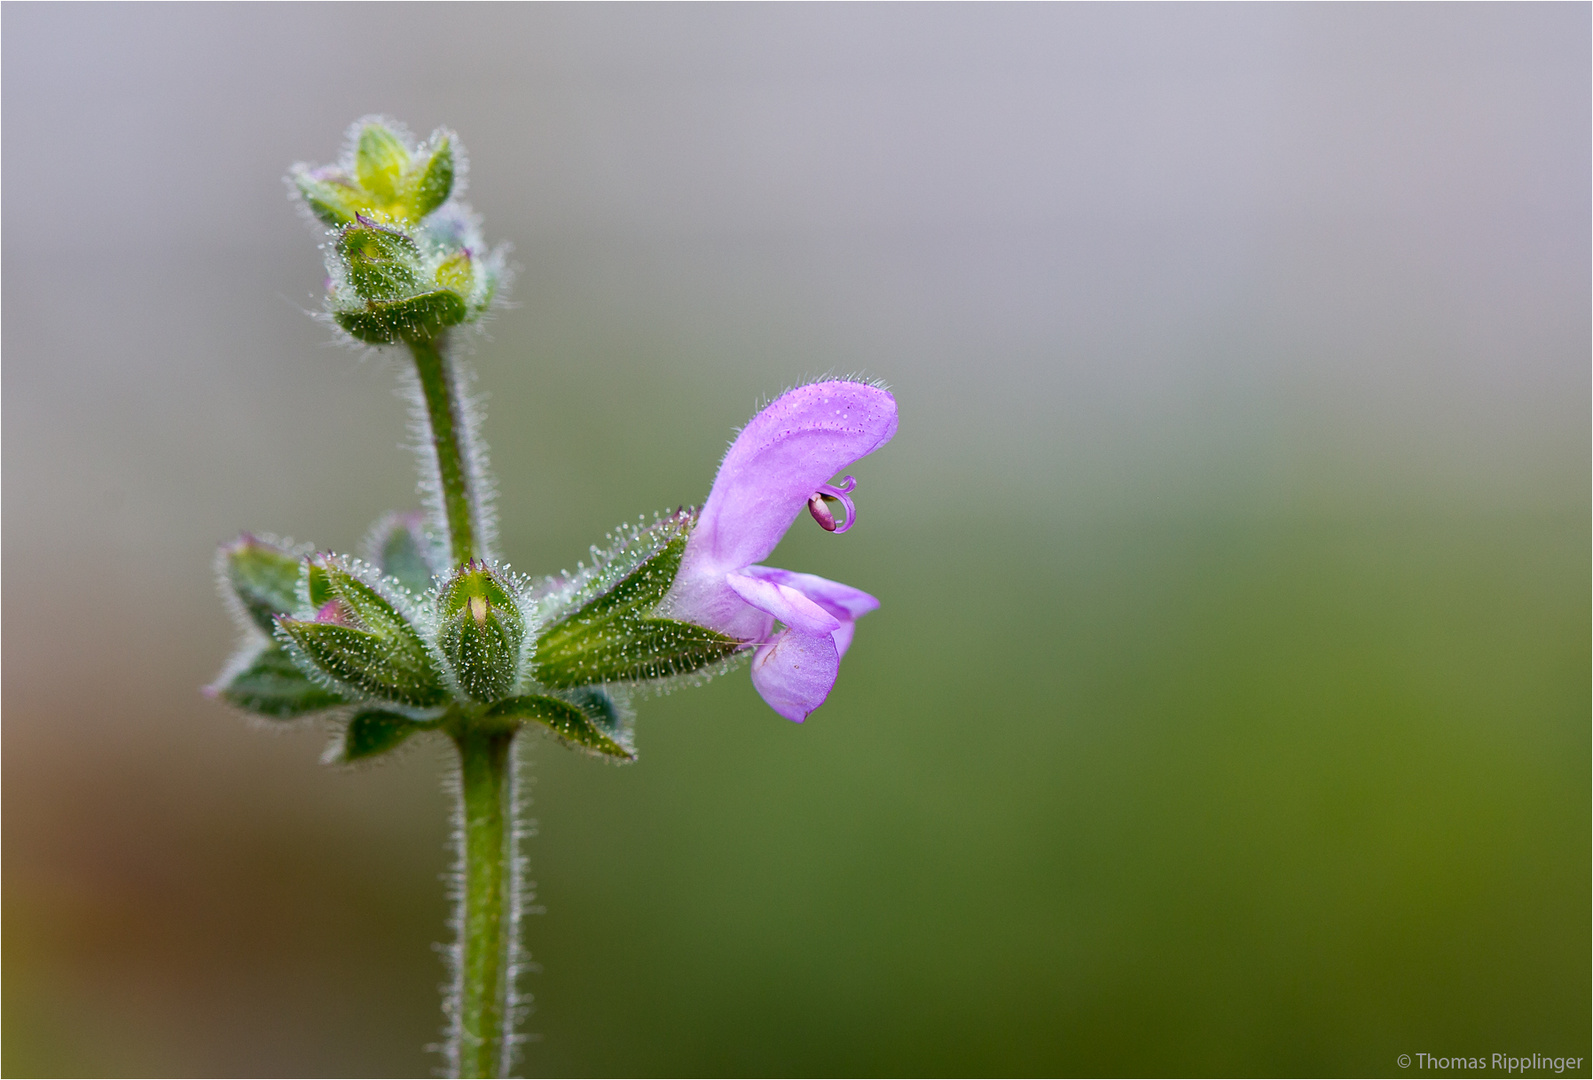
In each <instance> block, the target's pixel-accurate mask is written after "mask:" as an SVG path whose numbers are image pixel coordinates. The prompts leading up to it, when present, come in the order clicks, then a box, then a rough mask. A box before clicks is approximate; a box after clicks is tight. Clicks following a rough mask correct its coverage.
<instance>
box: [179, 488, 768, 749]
mask: <svg viewBox="0 0 1593 1080" xmlns="http://www.w3.org/2000/svg"><path fill="white" fill-rule="evenodd" d="M694 520H695V517H694V514H693V513H692V512H690V511H680V512H677V513H675V514H672V515H669V516H667V517H664V518H661V519H660V520H658V521H657V522H655V523H654V524H653V525H651V526H647V527H635V528H632V529H629V530H624V531H622V532H621V533H620V535H619V537H618V539H617V543H616V544H615V545H614V547H613V548H611V549H610V550H609V551H606V552H599V551H596V550H594V556H595V557H596V561H595V564H594V565H593V566H592V567H590V568H586V567H583V568H581V570H580V571H579V572H578V573H577V574H576V575H574V576H573V577H572V578H568V579H566V578H558V579H549V580H546V581H543V582H539V583H536V584H533V583H531V582H528V581H526V580H525V579H522V578H520V577H518V576H517V575H515V574H513V573H512V572H511V571H510V570H509V569H508V568H507V567H505V566H501V565H499V564H497V563H495V562H492V561H489V560H481V559H476V560H472V561H470V562H468V563H466V564H464V565H462V566H458V567H454V568H449V567H447V566H446V565H442V564H441V563H440V561H439V559H438V557H437V554H436V553H437V551H438V545H436V544H435V543H434V542H433V539H432V538H431V537H429V536H428V535H427V534H426V530H425V527H424V524H423V519H422V518H421V517H420V516H419V515H412V514H394V515H389V516H388V517H386V518H383V519H382V521H380V522H378V523H377V525H376V527H375V528H374V529H373V530H372V532H371V534H370V536H369V538H368V540H367V544H366V546H367V548H368V553H369V555H370V556H371V558H370V561H366V560H362V559H356V558H351V557H348V556H343V555H334V554H329V553H326V552H318V551H315V550H313V549H310V548H305V547H294V546H293V545H291V544H286V543H277V542H274V541H271V540H266V539H261V538H257V537H254V536H251V535H244V536H242V537H239V538H238V539H237V540H236V541H234V542H233V543H231V544H228V545H225V546H224V547H223V548H222V549H221V553H220V558H219V565H218V570H219V576H220V578H221V582H222V589H223V592H224V594H225V595H226V596H227V597H228V598H229V600H230V602H231V606H232V608H233V611H234V613H235V615H236V616H237V620H238V622H239V625H240V627H241V628H242V629H243V631H244V634H245V641H244V643H243V645H242V647H241V648H240V650H239V652H238V654H237V655H236V656H235V657H234V658H233V660H232V662H231V663H229V664H228V665H227V668H226V669H225V670H224V671H223V673H222V675H221V677H220V678H219V679H218V680H217V681H216V683H215V684H214V685H213V686H212V687H211V688H210V692H211V693H212V694H213V695H215V696H217V697H219V698H221V699H223V700H225V701H227V702H228V703H229V704H231V705H233V706H235V707H237V708H239V709H241V710H243V711H245V712H247V713H251V714H253V715H256V716H260V717H264V718H267V719H272V720H291V719H297V718H300V717H307V716H331V717H334V718H341V719H342V720H343V721H344V722H343V723H342V724H341V725H340V727H339V736H338V739H337V740H336V742H335V743H334V745H333V747H332V749H331V751H330V752H329V759H330V760H334V761H339V762H345V763H347V762H354V761H359V760H362V759H366V758H370V757H374V756H375V755H378V754H381V753H384V752H386V751H388V750H391V749H393V748H395V747H397V746H398V745H399V744H401V743H402V742H404V741H405V740H406V739H408V738H409V737H410V736H412V735H414V734H415V733H417V732H420V731H425V730H429V729H436V728H447V729H449V730H455V731H457V730H459V729H461V728H482V727H485V728H489V729H498V730H512V729H514V728H517V727H519V726H520V725H522V724H524V723H528V722H529V723H536V724H539V725H541V726H542V727H544V728H545V729H547V730H548V731H550V732H552V733H553V734H554V735H556V736H557V737H559V738H560V739H561V740H563V741H564V742H566V743H568V744H570V745H572V746H574V747H576V748H578V749H582V750H585V751H587V752H590V753H593V754H597V755H599V756H603V757H607V758H610V759H618V760H623V761H629V760H633V759H634V758H635V743H634V741H633V738H632V714H631V712H630V709H629V708H628V695H629V691H630V689H631V688H633V687H636V686H644V685H657V684H660V683H663V682H666V681H668V680H672V679H675V678H677V677H680V676H692V675H697V676H700V675H702V674H704V673H707V672H708V671H709V670H711V669H714V668H716V667H722V666H723V664H724V663H725V662H726V661H728V660H730V659H731V658H733V657H734V656H735V655H736V654H737V653H738V652H739V651H741V650H742V644H741V643H740V642H738V641H735V640H733V639H731V638H727V637H724V636H723V635H720V634H717V633H715V632H714V631H711V630H707V629H704V628H702V627H698V626H693V625H690V624H687V623H681V622H676V621H674V620H671V619H665V618H659V617H658V616H657V613H656V609H657V607H658V604H659V602H660V601H661V600H662V599H663V597H664V595H665V594H666V593H667V592H668V591H669V587H670V585H671V584H672V583H673V581H674V578H675V573H676V571H677V569H678V568H679V565H680V558H681V553H682V551H683V550H684V548H685V542H686V538H687V536H688V534H689V532H690V529H691V526H692V524H693V523H694Z"/></svg>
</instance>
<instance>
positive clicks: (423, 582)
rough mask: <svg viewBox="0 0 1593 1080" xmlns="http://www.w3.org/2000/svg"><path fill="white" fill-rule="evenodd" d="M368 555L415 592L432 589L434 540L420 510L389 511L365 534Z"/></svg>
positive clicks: (415, 594) (415, 593) (417, 593)
mask: <svg viewBox="0 0 1593 1080" xmlns="http://www.w3.org/2000/svg"><path fill="white" fill-rule="evenodd" d="M366 548H367V552H368V557H369V558H370V560H371V561H372V562H373V563H375V564H376V565H377V566H378V567H379V568H380V569H381V571H382V573H383V574H386V575H387V576H388V577H390V578H393V579H395V580H397V582H398V583H399V584H400V585H402V586H403V587H404V588H406V589H408V590H409V591H410V593H411V594H412V595H414V596H425V595H426V594H427V593H429V592H431V590H432V579H433V578H434V576H435V575H436V571H435V570H434V569H433V567H432V564H431V550H432V545H431V541H430V540H429V539H428V538H427V536H426V531H425V523H424V519H423V518H422V517H421V515H419V514H388V515H387V516H386V517H384V518H382V519H381V520H380V521H378V522H377V523H376V525H375V526H374V527H373V528H372V529H371V532H370V535H369V536H368V537H367V538H366Z"/></svg>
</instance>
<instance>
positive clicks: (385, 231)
mask: <svg viewBox="0 0 1593 1080" xmlns="http://www.w3.org/2000/svg"><path fill="white" fill-rule="evenodd" d="M464 173H465V160H464V150H463V148H461V147H460V146H459V142H458V139H457V138H455V137H454V135H453V134H452V133H451V132H448V131H444V130H441V129H439V130H438V131H435V132H433V133H432V136H431V138H430V139H429V140H427V141H426V142H424V143H420V144H416V143H414V142H413V140H411V139H410V138H409V136H408V134H407V133H406V132H405V131H404V129H403V128H402V126H400V125H398V124H396V123H394V122H392V121H390V120H385V119H383V118H380V117H367V118H365V119H363V120H359V121H357V122H356V123H355V124H354V126H353V127H352V128H351V129H350V132H349V140H348V149H347V151H346V153H345V154H344V156H343V160H342V161H341V162H339V163H338V164H336V165H330V166H325V167H321V168H314V167H311V166H309V165H303V164H300V165H295V166H294V167H293V169H292V171H291V172H290V174H289V181H290V183H291V185H292V188H293V191H294V193H295V194H296V195H297V197H298V198H299V199H300V200H301V201H302V203H303V205H304V207H305V209H306V210H307V211H308V212H309V213H310V214H311V215H312V216H313V217H314V218H315V219H316V220H318V221H319V222H321V223H322V224H324V225H326V226H327V227H328V228H329V229H330V230H331V233H330V236H329V240H328V243H327V244H326V245H325V251H326V266H327V299H326V303H327V310H328V312H329V313H330V315H331V317H332V319H333V321H334V322H336V323H337V325H338V326H340V327H342V329H343V330H344V331H346V332H347V333H348V334H349V335H350V336H351V337H353V338H355V339H357V340H359V341H363V342H366V343H368V344H373V345H391V344H397V343H399V342H405V341H431V340H433V339H435V338H436V337H437V336H438V335H440V334H441V333H442V332H443V331H444V330H446V329H448V328H449V327H451V326H458V325H460V324H462V323H468V322H473V321H475V320H476V319H478V318H480V316H481V314H482V313H483V312H484V311H486V309H487V308H488V307H489V306H490V305H491V303H492V298H493V296H494V295H496V293H497V290H498V288H499V286H500V285H501V284H502V282H503V280H504V277H505V274H506V269H505V266H504V249H503V248H498V249H495V250H492V251H489V250H488V249H487V247H486V244H485V242H484V240H483V239H482V236H481V222H480V220H479V219H478V218H477V217H476V216H475V215H474V214H473V213H471V211H470V209H469V207H468V206H466V205H465V204H464V203H462V202H460V201H459V200H458V198H457V195H458V193H459V190H460V189H461V188H462V187H463V177H464Z"/></svg>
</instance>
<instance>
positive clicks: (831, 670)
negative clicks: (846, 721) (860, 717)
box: [752, 630, 841, 724]
mask: <svg viewBox="0 0 1593 1080" xmlns="http://www.w3.org/2000/svg"><path fill="white" fill-rule="evenodd" d="M840 669H841V657H840V654H839V653H838V652H837V651H836V648H835V641H834V639H833V638H832V637H831V636H830V635H829V634H804V633H801V632H799V631H796V630H785V631H783V632H781V634H780V635H779V636H778V637H776V638H775V639H774V641H773V642H771V643H770V644H768V645H761V646H759V647H758V650H757V651H756V652H754V653H753V654H752V685H753V686H754V687H756V688H757V690H758V693H759V694H762V695H763V700H764V701H767V702H768V703H769V707H770V708H771V709H773V710H774V711H775V712H777V713H779V714H780V715H781V716H783V717H785V718H786V719H787V720H795V721H796V722H797V723H799V724H800V723H801V722H802V721H804V720H806V719H807V717H808V714H809V713H811V712H812V711H813V710H814V709H817V708H818V707H819V706H820V705H822V704H824V699H825V698H826V697H828V696H829V694H830V688H831V687H833V686H834V685H835V676H836V674H837V673H838V672H839V671H840Z"/></svg>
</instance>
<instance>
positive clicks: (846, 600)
mask: <svg viewBox="0 0 1593 1080" xmlns="http://www.w3.org/2000/svg"><path fill="white" fill-rule="evenodd" d="M742 573H744V574H746V575H747V576H748V577H755V578H761V579H762V580H764V581H772V582H774V583H775V584H776V585H784V586H787V587H788V588H792V589H795V590H796V591H797V592H799V593H801V594H802V595H803V596H805V597H807V598H808V599H809V600H811V601H813V602H814V603H815V604H817V605H819V607H821V608H823V609H824V610H825V611H828V612H829V613H830V614H831V615H834V616H835V617H836V618H837V619H840V620H841V621H842V622H847V621H850V620H852V619H861V618H862V617H863V616H864V615H867V614H868V613H869V612H871V611H873V610H875V609H876V608H878V607H879V601H878V600H876V599H874V598H873V597H872V596H870V595H869V594H868V593H866V592H864V591H863V590H862V589H854V588H852V586H850V585H843V584H841V583H840V582H839V581H831V580H830V579H829V578H821V577H819V576H818V575H817V574H799V573H797V572H796V571H795V570H781V569H779V568H778V567H774V566H749V567H747V568H746V569H745V570H744V571H742Z"/></svg>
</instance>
